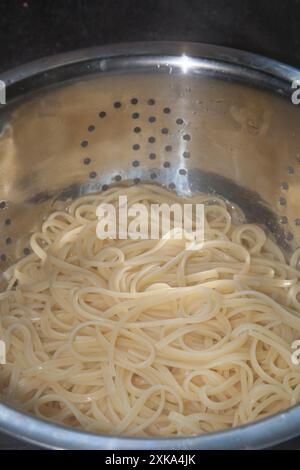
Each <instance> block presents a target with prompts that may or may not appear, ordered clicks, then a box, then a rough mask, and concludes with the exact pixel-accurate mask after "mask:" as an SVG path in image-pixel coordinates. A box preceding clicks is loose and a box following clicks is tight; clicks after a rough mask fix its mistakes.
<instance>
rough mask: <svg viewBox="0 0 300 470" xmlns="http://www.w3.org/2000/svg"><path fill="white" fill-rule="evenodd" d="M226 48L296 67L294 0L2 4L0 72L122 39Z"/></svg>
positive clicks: (298, 28) (299, 46)
mask: <svg viewBox="0 0 300 470" xmlns="http://www.w3.org/2000/svg"><path fill="white" fill-rule="evenodd" d="M148 40H171V41H172V40H182V41H202V42H207V43H213V44H219V45H226V46H230V47H235V48H239V49H244V50H247V51H252V52H257V53H260V54H264V55H267V56H270V57H273V58H276V59H279V60H282V61H284V62H287V63H290V64H292V65H296V66H300V1H299V0H26V1H23V0H0V54H1V63H0V72H1V71H4V70H6V69H8V68H10V67H13V66H15V65H20V64H22V63H24V62H28V61H30V60H33V59H37V58H39V57H43V56H45V55H51V54H55V53H57V52H64V51H68V50H71V49H77V48H81V47H89V46H95V45H100V44H108V43H112V42H123V41H148Z"/></svg>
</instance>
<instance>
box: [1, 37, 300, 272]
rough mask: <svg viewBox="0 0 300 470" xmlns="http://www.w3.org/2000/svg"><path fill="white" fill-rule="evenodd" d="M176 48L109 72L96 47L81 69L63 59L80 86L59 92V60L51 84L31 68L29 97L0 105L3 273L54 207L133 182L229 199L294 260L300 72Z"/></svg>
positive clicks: (112, 64)
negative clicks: (299, 77)
mask: <svg viewBox="0 0 300 470" xmlns="http://www.w3.org/2000/svg"><path fill="white" fill-rule="evenodd" d="M164 47H166V46H164ZM171 49H172V51H173V55H171V56H170V55H168V56H167V57H166V58H164V57H162V56H161V55H159V52H157V51H156V53H154V52H153V53H151V54H150V53H149V51H148V52H147V54H145V55H143V54H142V51H141V50H140V51H139V48H138V46H137V49H136V50H137V51H139V53H137V55H136V58H134V54H133V55H132V57H131V61H130V60H129V58H128V57H129V55H126V56H125V57H124V58H123V60H120V55H119V54H116V57H114V56H112V57H111V59H110V60H109V61H107V54H108V53H106V59H105V60H106V62H105V63H106V66H105V67H104V66H103V60H104V59H103V58H101V57H99V58H97V53H96V52H95V51H93V52H91V53H90V55H91V57H90V59H88V58H85V59H84V65H81V66H80V67H79V66H78V63H81V61H82V60H83V59H82V57H83V56H82V54H80V55H79V56H78V60H77V62H76V60H73V59H72V61H71V63H68V64H66V65H64V63H63V61H62V58H60V59H59V60H58V62H57V63H56V66H58V65H59V67H60V70H62V69H64V67H65V68H66V69H67V70H68V73H67V75H66V78H68V80H66V81H60V82H59V83H57V84H55V86H54V85H53V82H55V80H53V76H54V75H53V74H54V72H53V68H52V65H51V63H50V65H47V67H48V68H49V70H48V69H47V67H45V64H44V65H43V66H42V68H43V67H44V68H45V69H47V70H46V72H45V73H44V79H43V80H41V76H39V75H37V71H36V69H35V73H34V74H33V76H32V77H31V76H30V73H29V72H28V71H30V69H27V72H26V74H25V75H26V80H25V82H24V83H25V85H26V86H25V85H24V87H23V88H24V93H22V86H23V85H22V83H23V82H22V80H23V78H22V75H21V76H19V78H18V79H16V78H14V80H12V82H13V83H12V85H11V86H12V89H13V86H15V87H16V89H17V91H18V93H17V94H18V95H19V96H18V97H16V98H14V99H12V100H11V102H9V103H8V104H7V105H6V106H5V107H2V108H1V109H0V113H1V115H0V122H1V132H2V134H1V138H0V230H1V235H2V236H1V238H0V271H4V270H5V269H6V267H7V266H9V265H10V264H11V263H12V262H14V261H15V260H16V259H19V258H20V257H22V256H26V255H27V254H28V253H29V246H28V238H29V235H30V233H31V232H32V231H33V230H35V229H36V228H37V227H38V225H39V224H40V221H41V219H42V218H43V217H44V216H45V214H47V212H49V211H51V210H53V208H54V207H59V206H63V205H64V204H66V201H68V200H69V199H71V198H74V197H75V196H78V195H81V194H84V193H86V192H93V191H99V190H102V191H105V190H106V189H107V188H108V187H110V186H111V185H112V184H119V183H121V182H124V181H127V180H130V181H131V182H132V183H133V184H135V183H138V182H139V181H147V182H155V183H160V184H163V185H165V186H166V187H168V188H169V189H170V190H174V191H177V192H179V193H184V194H193V193H195V192H198V191H204V192H208V193H212V194H218V195H221V196H223V197H224V198H225V199H226V200H228V201H229V202H230V203H232V204H236V205H237V206H238V207H240V208H241V209H242V211H243V213H244V216H245V218H246V220H247V221H249V222H255V223H259V224H262V225H263V226H264V227H265V228H266V229H267V230H268V231H270V232H271V233H272V235H273V236H274V237H275V238H276V239H277V241H278V243H279V244H280V245H281V246H282V247H283V248H284V249H285V250H286V252H287V254H288V253H289V252H291V250H292V249H294V248H295V247H297V246H299V244H300V243H299V242H300V203H299V201H300V199H299V195H300V193H299V183H300V136H299V132H298V128H299V122H300V110H299V108H298V107H297V106H294V105H293V104H292V102H291V100H290V97H289V96H286V94H287V93H286V90H287V89H288V87H289V82H290V81H291V75H292V73H295V71H293V70H292V69H287V70H285V69H284V67H283V68H282V69H280V73H279V72H278V70H279V66H278V67H277V69H276V67H275V65H274V64H273V69H272V70H273V75H272V73H271V71H270V66H269V68H268V74H269V78H268V75H267V74H266V70H260V68H261V69H263V66H262V65H261V63H260V59H257V63H256V64H255V67H254V66H253V60H254V59H253V56H251V57H252V59H251V60H248V63H246V62H247V60H246V59H245V57H246V58H247V55H246V56H245V57H244V62H245V63H244V64H243V65H242V66H241V61H242V58H241V56H236V55H235V53H234V52H232V51H231V54H232V57H231V58H230V54H229V52H228V51H227V52H226V54H225V53H224V50H222V49H221V52H220V49H219V52H218V49H213V48H212V49H211V50H210V53H208V52H207V51H208V50H207V48H206V47H204V49H203V50H201V47H200V46H193V47H192V48H191V53H192V54H193V59H192V60H191V59H190V62H189V61H187V57H188V50H189V47H188V45H186V47H185V49H184V50H185V54H184V55H182V50H181V49H182V48H177V52H176V53H175V52H174V48H173V46H172V48H171ZM175 49H176V48H175ZM158 51H159V49H158ZM179 51H180V52H179ZM195 51H197V53H198V58H197V57H196V56H195ZM201 51H202V52H203V55H204V56H205V60H203V58H202V59H201ZM100 55H101V54H100ZM209 55H211V58H209ZM224 55H225V56H226V67H225V66H224V60H225V59H224ZM237 57H238V59H237ZM231 59H232V60H231ZM233 59H234V60H233ZM97 61H98V62H97ZM96 63H98V65H99V66H98V68H97V67H96V65H95V64H96ZM57 64H58V65H57ZM72 64H73V65H72ZM101 64H102V65H101ZM120 64H121V65H120ZM72 66H73V75H72V74H71V73H70V68H71V70H72ZM35 67H36V66H35ZM247 67H248V68H247ZM265 68H266V67H265ZM254 69H255V72H254ZM84 70H85V71H86V74H85V73H84ZM54 71H55V70H54ZM79 71H80V73H79ZM91 72H92V73H91ZM51 73H52V74H51ZM254 73H255V79H254V78H253V77H254V75H253V74H254ZM14 74H15V75H14V77H16V74H17V75H18V72H14ZM76 74H77V75H78V76H76ZM284 74H285V76H284ZM37 76H38V80H37ZM70 76H72V81H70V80H69V78H70ZM47 77H48V78H47ZM49 77H50V78H51V79H50V78H49ZM30 80H31V81H32V84H31V82H30ZM23 81H24V80H23ZM34 83H38V84H39V86H38V88H39V90H37V91H36V92H32V90H33V91H34ZM275 85H276V86H275ZM27 88H28V89H31V91H30V92H28V93H25V91H26V89H27ZM291 92H292V90H291ZM8 95H9V93H8Z"/></svg>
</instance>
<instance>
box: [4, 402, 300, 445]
mask: <svg viewBox="0 0 300 470" xmlns="http://www.w3.org/2000/svg"><path fill="white" fill-rule="evenodd" d="M20 429H22V432H20ZM0 430H1V431H3V432H5V433H7V434H9V435H11V436H14V437H16V438H19V439H23V440H26V441H27V442H30V443H33V444H37V445H41V446H43V447H44V448H49V449H79V448H80V449H91V450H92V449H98V450H113V449H119V450H139V449H146V450H159V449H160V450H163V449H166V450H176V449H178V450H221V449H234V450H237V449H262V448H266V447H269V446H274V445H276V444H279V443H280V442H283V441H285V440H288V439H292V438H294V437H296V436H297V435H298V434H299V431H300V407H299V406H297V407H294V408H291V409H289V410H287V411H286V412H283V413H280V414H277V415H275V416H272V417H270V418H265V419H263V420H261V421H258V422H256V423H252V424H247V425H245V426H241V427H238V428H234V429H229V430H226V431H219V432H216V433H208V434H203V435H200V436H195V437H180V438H155V439H154V438H153V439H152V438H147V439H145V438H139V437H123V436H107V435H105V436H104V435H99V434H94V433H88V432H85V431H79V430H76V429H70V428H67V427H64V426H60V425H58V424H55V423H52V422H47V421H45V420H41V419H38V418H35V417H33V416H29V415H28V414H25V413H22V412H20V411H17V410H15V409H13V408H11V407H10V406H7V405H3V404H0Z"/></svg>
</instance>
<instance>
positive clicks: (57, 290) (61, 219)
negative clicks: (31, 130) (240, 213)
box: [0, 184, 300, 436]
mask: <svg viewBox="0 0 300 470" xmlns="http://www.w3.org/2000/svg"><path fill="white" fill-rule="evenodd" d="M120 194H122V195H124V194H126V195H127V197H128V206H130V204H133V203H136V202H143V203H145V204H148V205H149V204H151V203H152V202H156V203H157V202H169V203H174V202H179V203H180V204H183V203H185V202H189V203H190V202H197V203H204V204H205V241H204V244H203V247H202V248H201V249H199V250H196V251H187V250H186V249H185V240H172V239H171V240H131V239H128V240H120V239H115V240H100V239H99V238H97V236H96V225H97V217H96V208H97V206H98V205H99V204H100V203H101V202H110V203H113V204H115V205H117V203H118V196H119V195H120ZM210 200H211V196H206V195H199V196H197V197H194V198H188V199H185V198H183V197H179V196H177V195H176V194H174V193H170V192H168V191H166V190H165V189H162V188H160V187H158V186H155V185H142V184H139V185H136V186H133V187H127V188H125V187H115V188H111V189H109V190H108V191H106V192H105V193H102V194H96V195H95V194H93V195H88V196H84V197H82V198H78V199H77V200H75V201H73V202H72V204H71V205H70V206H69V207H68V209H67V210H65V211H56V212H53V213H52V214H50V215H49V216H48V217H47V218H46V220H45V221H44V222H43V224H42V226H41V231H40V232H38V233H34V234H33V235H32V237H31V242H30V244H31V248H32V254H30V255H28V256H27V257H25V258H23V259H21V260H20V261H19V262H17V263H16V264H15V265H14V266H12V267H11V268H9V269H8V271H7V272H6V273H5V275H6V278H7V280H8V285H7V288H6V290H5V291H4V292H2V293H1V294H0V338H1V339H3V340H4V341H5V342H6V347H7V364H6V365H3V366H0V394H1V397H2V400H5V401H8V402H11V403H14V404H15V405H17V406H19V407H21V409H23V410H26V411H28V412H30V413H33V414H35V415H37V416H39V417H43V418H46V419H50V420H53V421H56V422H59V423H62V424H65V425H69V426H75V427H81V428H84V429H86V430H89V431H93V432H99V433H111V434H124V435H125V434H126V435H139V436H179V435H195V434H200V433H204V432H210V431H216V430H221V429H225V428H230V427H232V426H238V425H241V424H244V423H248V422H250V421H253V420H257V419H259V418H262V417H265V416H268V415H271V414H273V413H276V412H278V411H280V410H283V409H285V408H287V407H290V406H292V405H294V404H295V403H297V402H298V401H300V366H296V365H293V364H292V361H291V344H292V342H293V341H294V340H295V339H300V313H299V312H300V303H299V300H298V297H297V296H298V294H299V292H300V280H299V276H300V273H299V271H298V270H297V269H296V265H297V262H298V257H299V255H298V252H295V254H294V255H293V256H292V258H291V260H290V264H287V263H286V261H285V258H284V256H283V254H282V252H281V251H280V249H279V248H278V247H277V246H276V244H275V243H274V242H273V241H271V239H269V238H267V237H266V234H265V232H264V231H263V230H262V229H261V228H260V227H259V226H257V225H254V224H238V225H235V224H234V223H233V221H232V217H231V215H230V212H229V210H228V208H227V205H226V204H225V202H224V201H223V200H222V199H215V200H214V201H213V204H211V203H210V204H208V202H209V201H210ZM210 202H211V201H210Z"/></svg>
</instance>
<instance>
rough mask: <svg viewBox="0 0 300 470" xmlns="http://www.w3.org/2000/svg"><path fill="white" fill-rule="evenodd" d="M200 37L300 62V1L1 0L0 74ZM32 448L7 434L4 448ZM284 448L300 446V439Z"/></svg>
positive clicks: (1, 445) (1, 437)
mask: <svg viewBox="0 0 300 470" xmlns="http://www.w3.org/2000/svg"><path fill="white" fill-rule="evenodd" d="M153 40H168V41H173V40H177V41H200V42H206V43H212V44H218V45H224V46H229V47H234V48H238V49H244V50H246V51H251V52H256V53H259V54H263V55H266V56H269V57H272V58H275V59H278V60H281V61H283V62H286V63H289V64H291V65H295V66H298V67H300V0H27V1H22V0H0V73H1V72H3V71H4V70H7V69H9V68H11V67H15V66H17V65H21V64H22V63H25V62H28V61H31V60H34V59H38V58H40V57H43V56H46V55H51V54H56V53H58V52H65V51H69V50H72V49H78V48H82V47H89V46H97V45H102V44H109V43H116V42H126V41H153ZM1 448H2V449H3V448H13V449H21V448H30V446H29V445H28V446H27V445H26V444H23V443H21V442H20V441H17V440H15V439H12V438H9V437H5V436H4V435H1V434H0V449H1ZM279 448H300V438H299V439H296V440H293V441H290V442H289V443H288V444H285V445H282V446H279Z"/></svg>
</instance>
